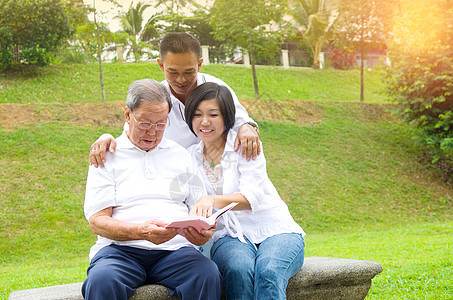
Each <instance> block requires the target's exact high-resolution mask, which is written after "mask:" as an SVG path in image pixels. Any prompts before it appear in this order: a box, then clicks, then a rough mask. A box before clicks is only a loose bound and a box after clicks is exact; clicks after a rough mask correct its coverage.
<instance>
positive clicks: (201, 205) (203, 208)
mask: <svg viewBox="0 0 453 300" xmlns="http://www.w3.org/2000/svg"><path fill="white" fill-rule="evenodd" d="M214 205H215V197H214V196H213V195H208V196H204V197H202V198H200V200H198V202H197V203H195V205H194V206H192V209H191V210H190V213H189V215H191V216H203V217H206V218H208V217H209V216H211V215H212V209H213V208H214Z"/></svg>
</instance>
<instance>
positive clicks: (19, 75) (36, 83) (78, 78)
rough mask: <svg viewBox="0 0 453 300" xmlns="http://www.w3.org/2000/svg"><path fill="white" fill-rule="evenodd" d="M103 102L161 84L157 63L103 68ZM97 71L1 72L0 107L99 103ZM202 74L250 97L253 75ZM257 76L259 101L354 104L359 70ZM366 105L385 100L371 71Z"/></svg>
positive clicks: (234, 71) (210, 69)
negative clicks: (143, 82) (136, 87)
mask: <svg viewBox="0 0 453 300" xmlns="http://www.w3.org/2000/svg"><path fill="white" fill-rule="evenodd" d="M103 66H104V67H103V69H104V82H105V90H106V99H107V101H121V100H123V99H124V98H125V95H126V92H127V88H128V87H129V84H130V83H131V82H132V81H134V80H137V79H140V78H152V79H156V80H159V81H160V80H163V79H164V77H163V73H162V72H161V71H160V69H159V67H158V65H157V64H150V63H141V64H131V65H129V64H104V65H103ZM98 72H99V69H98V66H97V65H96V64H86V65H54V66H51V67H49V68H46V69H42V70H39V69H36V68H28V69H26V70H21V71H16V72H9V73H7V74H2V73H0V85H1V86H2V87H1V88H0V103H29V102H31V103H45V102H60V103H61V102H65V103H75V102H100V98H101V92H100V85H99V75H98ZM202 72H206V73H208V74H212V75H214V76H217V77H219V78H222V79H223V80H224V81H225V82H226V83H228V84H229V85H231V86H232V87H233V88H234V90H235V92H236V94H237V95H238V97H239V99H254V98H255V96H254V89H253V81H252V73H251V70H250V69H247V68H244V67H238V66H224V65H208V66H203V68H202ZM257 76H258V80H259V85H260V93H261V94H262V99H273V100H275V99H291V100H316V101H318V100H320V101H328V102H351V101H359V95H360V94H359V93H360V87H359V83H360V77H359V72H358V70H350V71H339V70H330V69H328V70H313V69H310V68H296V69H290V70H285V69H283V68H277V67H259V68H257ZM365 87H366V95H365V97H366V101H367V102H370V103H375V102H385V97H384V96H382V95H380V94H379V91H380V90H381V88H382V84H381V83H380V81H379V75H378V74H376V73H375V72H369V71H367V72H365Z"/></svg>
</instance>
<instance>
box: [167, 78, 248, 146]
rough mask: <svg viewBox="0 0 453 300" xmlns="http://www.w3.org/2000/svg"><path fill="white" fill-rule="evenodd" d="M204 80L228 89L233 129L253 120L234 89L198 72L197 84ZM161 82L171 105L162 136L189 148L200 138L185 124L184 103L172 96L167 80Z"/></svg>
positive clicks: (236, 129) (237, 129)
mask: <svg viewBox="0 0 453 300" xmlns="http://www.w3.org/2000/svg"><path fill="white" fill-rule="evenodd" d="M205 82H214V83H217V84H219V85H223V86H225V87H227V88H228V89H229V90H230V92H231V95H232V96H233V100H234V105H235V107H236V115H235V122H234V127H233V129H234V131H236V132H239V128H241V126H242V125H243V124H244V123H247V122H254V121H253V119H251V118H250V117H249V115H248V113H247V111H246V110H245V108H244V107H243V106H242V105H241V103H239V100H238V97H237V96H236V94H235V93H234V91H233V90H232V89H231V88H230V87H229V86H228V85H227V84H226V83H225V82H223V81H222V80H220V79H218V78H216V77H214V76H211V75H208V74H204V73H198V75H197V86H198V85H201V84H202V83H205ZM161 83H162V84H163V85H164V86H165V88H166V89H167V91H168V93H169V94H170V96H171V102H172V106H173V107H172V109H171V111H170V113H169V114H168V118H169V120H170V126H168V128H167V129H165V133H164V136H165V137H167V138H169V139H170V140H172V141H175V142H177V143H178V144H180V145H181V146H183V147H184V148H189V147H190V146H192V145H194V144H196V143H198V142H199V141H200V139H198V137H196V136H195V135H194V134H193V133H192V131H190V129H189V126H188V125H187V124H186V120H185V117H184V108H185V106H184V104H183V103H182V102H181V101H179V99H178V98H176V97H175V96H173V94H172V93H171V90H170V86H169V85H168V82H167V81H166V80H164V81H162V82H161Z"/></svg>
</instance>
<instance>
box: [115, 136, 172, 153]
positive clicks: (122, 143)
mask: <svg viewBox="0 0 453 300" xmlns="http://www.w3.org/2000/svg"><path fill="white" fill-rule="evenodd" d="M116 143H117V148H118V149H134V148H135V149H137V150H140V151H142V152H149V151H153V150H157V149H165V148H169V147H170V144H169V142H168V140H167V139H166V138H165V137H162V140H161V141H160V143H159V144H158V145H157V146H156V147H155V148H153V149H151V150H149V151H144V150H142V149H140V148H138V147H137V146H135V145H134V144H132V142H131V140H130V139H129V138H128V137H127V134H126V131H123V133H122V134H121V135H120V136H119V137H118V138H117V139H116Z"/></svg>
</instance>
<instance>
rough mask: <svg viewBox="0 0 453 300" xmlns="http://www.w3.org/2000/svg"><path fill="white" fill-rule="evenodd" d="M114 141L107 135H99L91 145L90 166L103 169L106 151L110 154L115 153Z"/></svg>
mask: <svg viewBox="0 0 453 300" xmlns="http://www.w3.org/2000/svg"><path fill="white" fill-rule="evenodd" d="M115 148H116V140H115V138H114V137H113V136H112V135H111V134H108V133H104V134H103V135H101V136H100V137H99V138H98V139H97V141H96V142H94V143H93V144H92V145H91V151H90V165H92V166H94V167H96V168H97V167H101V168H102V167H103V166H104V163H105V161H106V158H105V154H106V152H107V149H108V150H109V151H110V153H113V152H115Z"/></svg>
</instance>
